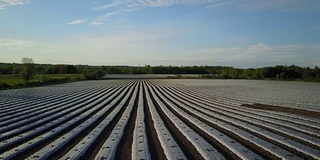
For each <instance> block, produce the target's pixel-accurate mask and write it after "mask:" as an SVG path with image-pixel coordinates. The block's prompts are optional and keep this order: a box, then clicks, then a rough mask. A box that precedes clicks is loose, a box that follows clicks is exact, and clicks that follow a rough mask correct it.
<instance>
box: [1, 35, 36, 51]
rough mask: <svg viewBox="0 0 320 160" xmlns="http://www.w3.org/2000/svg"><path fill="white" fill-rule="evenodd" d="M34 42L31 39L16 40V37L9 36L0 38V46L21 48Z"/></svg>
mask: <svg viewBox="0 0 320 160" xmlns="http://www.w3.org/2000/svg"><path fill="white" fill-rule="evenodd" d="M32 43H34V41H32V40H17V39H11V38H5V39H0V48H1V47H6V48H11V49H14V48H22V47H26V46H29V45H31V44H32Z"/></svg>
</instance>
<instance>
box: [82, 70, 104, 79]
mask: <svg viewBox="0 0 320 160" xmlns="http://www.w3.org/2000/svg"><path fill="white" fill-rule="evenodd" d="M82 74H83V76H84V78H85V79H91V80H93V79H100V78H101V77H102V76H104V74H105V73H104V71H103V70H102V69H101V68H100V67H85V68H84V70H83V71H82Z"/></svg>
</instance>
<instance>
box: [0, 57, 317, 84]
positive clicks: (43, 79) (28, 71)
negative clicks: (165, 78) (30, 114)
mask: <svg viewBox="0 0 320 160" xmlns="http://www.w3.org/2000/svg"><path fill="white" fill-rule="evenodd" d="M22 62H23V64H8V63H0V88H8V86H9V87H13V86H34V85H45V84H55V83H62V82H69V81H75V80H82V79H90V80H93V79H100V78H101V77H102V76H103V75H104V74H175V75H178V77H180V76H179V75H181V74H196V75H201V76H200V77H195V76H190V77H187V78H215V79H270V80H290V81H292V80H295V81H312V82H320V69H319V67H317V66H316V67H314V68H310V67H299V66H294V65H291V66H284V65H278V66H274V67H263V68H248V69H239V68H234V67H223V66H150V65H145V66H143V67H134V66H86V65H50V64H34V63H33V60H32V59H31V58H27V59H23V60H22ZM182 77H183V78H186V77H185V76H182Z"/></svg>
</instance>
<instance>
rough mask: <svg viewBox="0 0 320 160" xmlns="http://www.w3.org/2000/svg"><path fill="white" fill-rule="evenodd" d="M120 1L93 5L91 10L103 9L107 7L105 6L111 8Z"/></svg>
mask: <svg viewBox="0 0 320 160" xmlns="http://www.w3.org/2000/svg"><path fill="white" fill-rule="evenodd" d="M120 4H121V3H119V2H112V3H111V4H106V5H102V6H98V7H94V8H93V10H97V11H98V10H103V9H107V8H111V7H115V6H118V5H120Z"/></svg>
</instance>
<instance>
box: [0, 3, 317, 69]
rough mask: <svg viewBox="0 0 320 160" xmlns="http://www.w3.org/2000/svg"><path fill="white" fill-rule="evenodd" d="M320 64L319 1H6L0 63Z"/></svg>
mask: <svg viewBox="0 0 320 160" xmlns="http://www.w3.org/2000/svg"><path fill="white" fill-rule="evenodd" d="M22 57H31V58H33V59H34V61H35V62H36V63H53V64H90V65H134V66H137V65H139V64H140V65H145V64H150V65H177V66H185V65H223V66H234V67H240V68H249V67H263V66H274V65H278V64H280V65H291V64H294V65H299V66H309V67H314V66H316V65H317V66H320V1H319V0H93V1H90V0H67V1H66V0H54V1H53V0H0V62H9V63H12V62H18V63H19V62H20V60H21V58H22Z"/></svg>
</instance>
